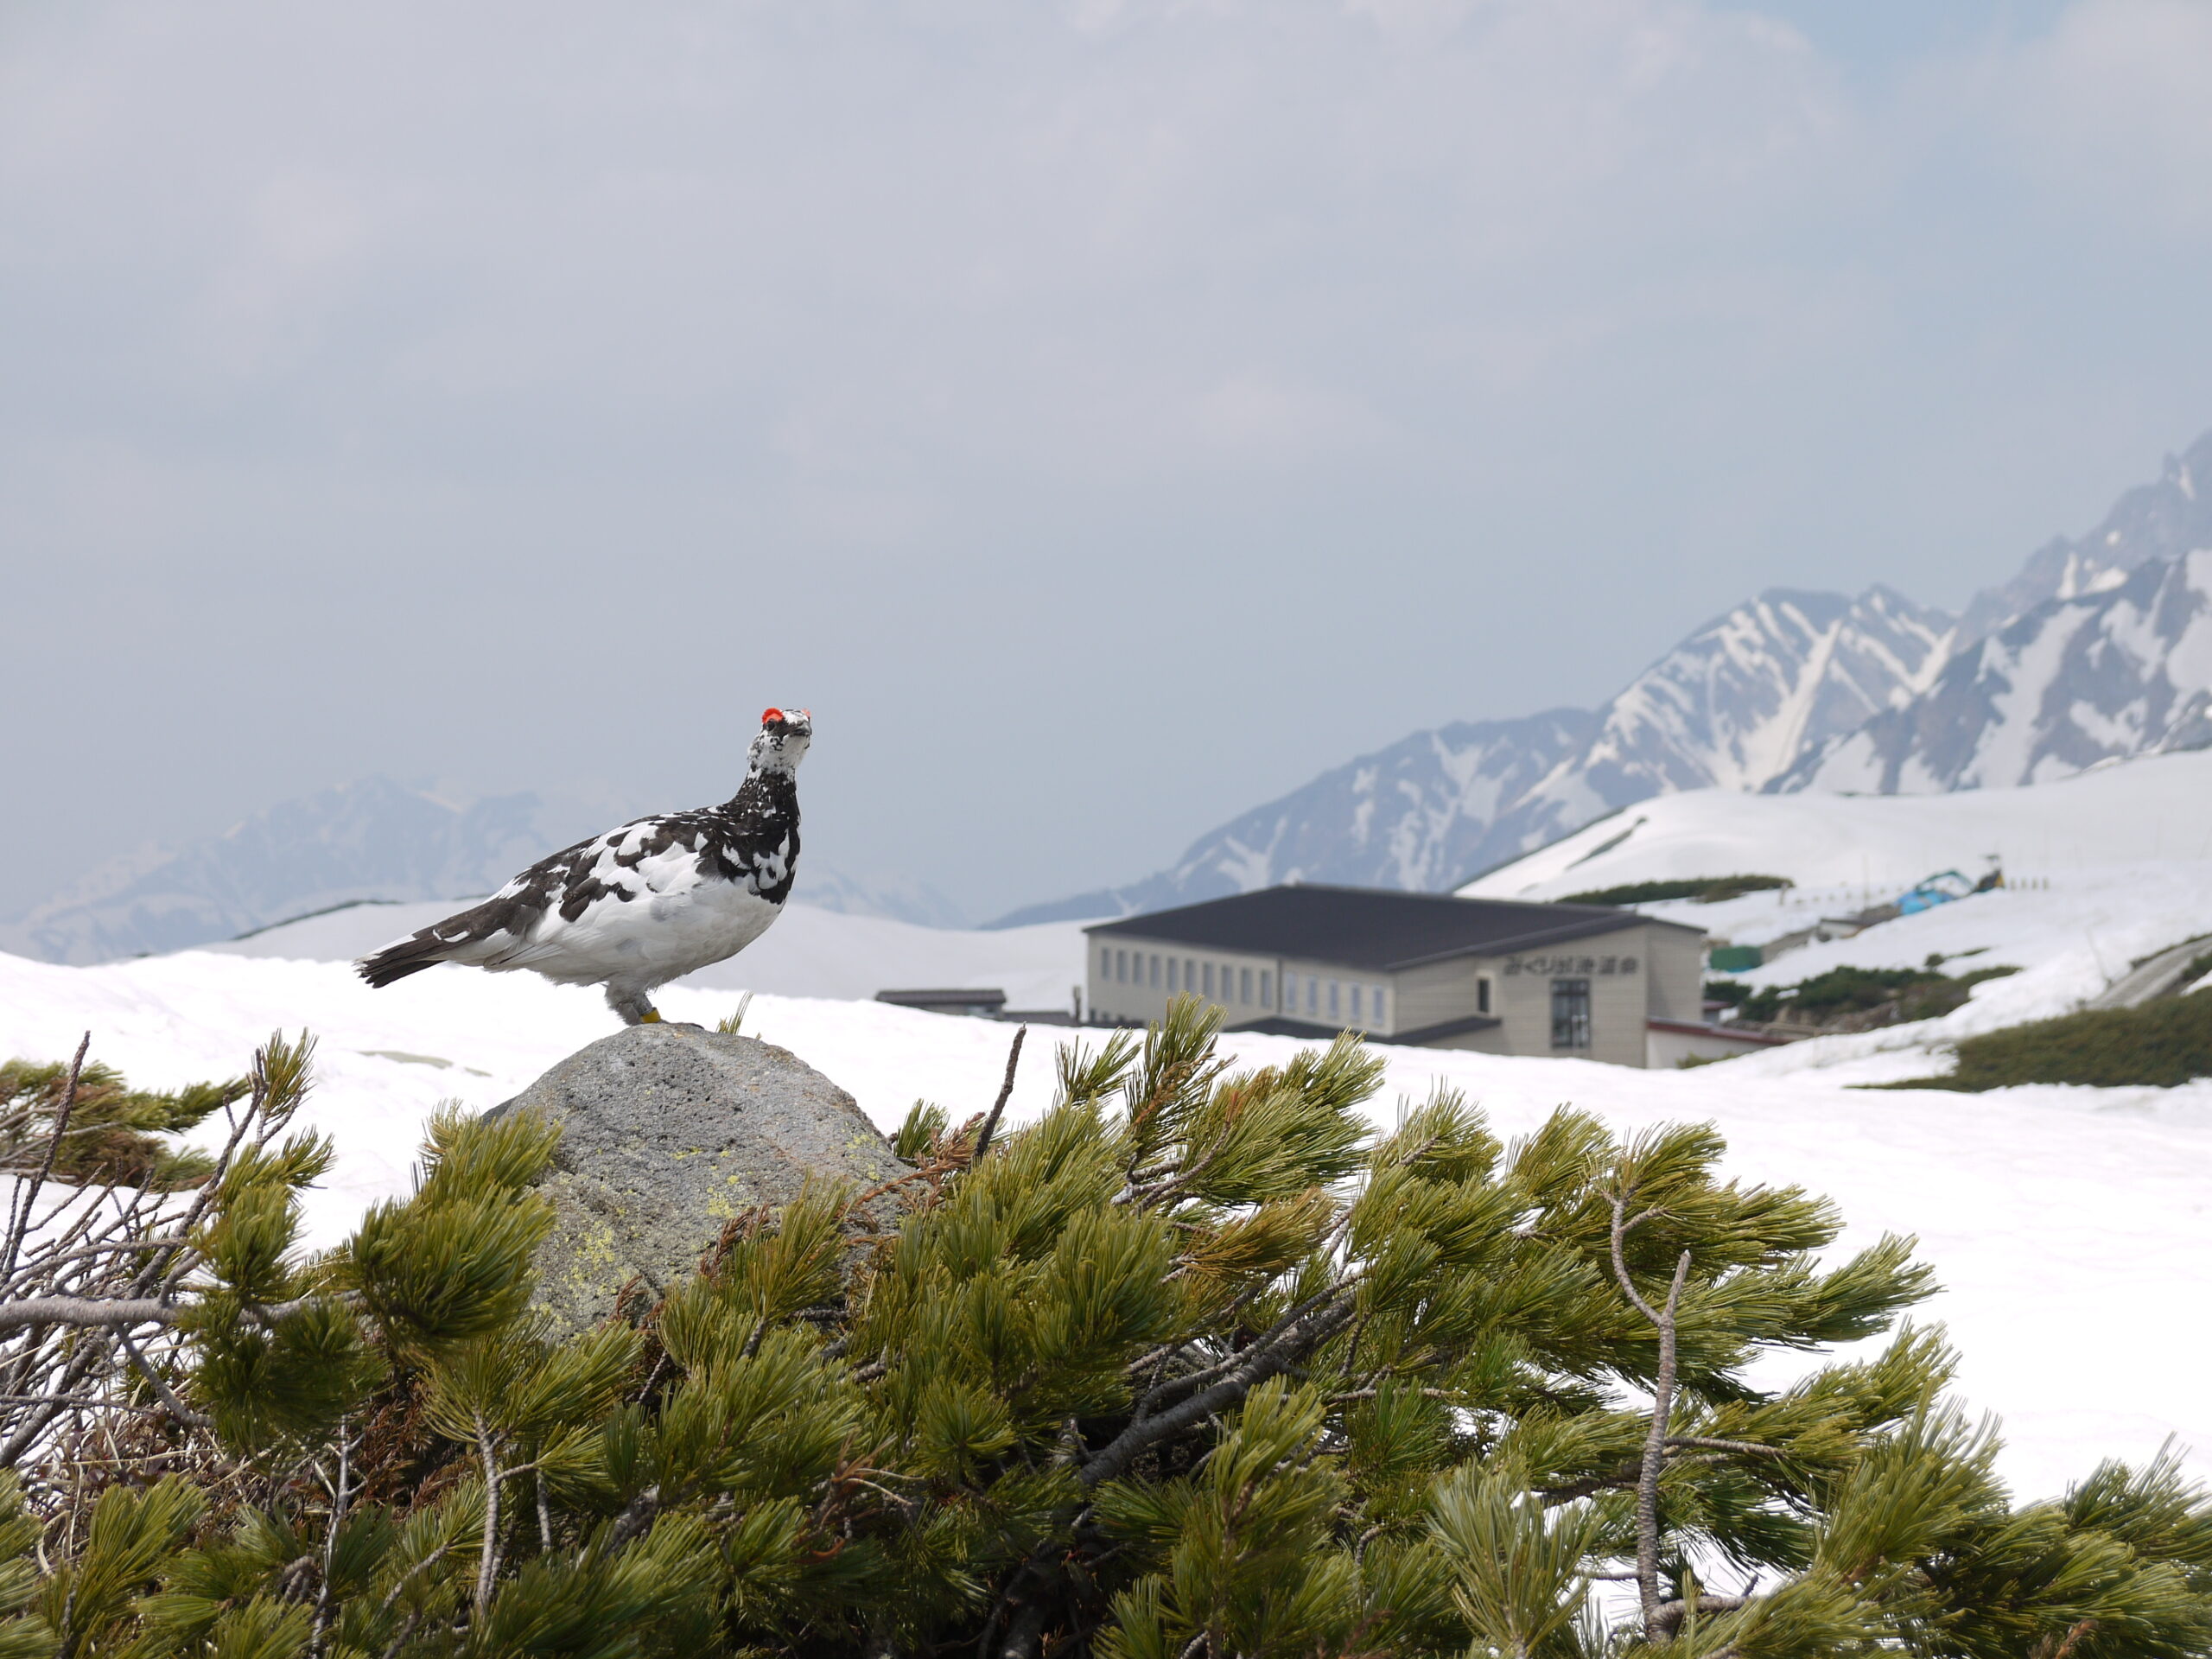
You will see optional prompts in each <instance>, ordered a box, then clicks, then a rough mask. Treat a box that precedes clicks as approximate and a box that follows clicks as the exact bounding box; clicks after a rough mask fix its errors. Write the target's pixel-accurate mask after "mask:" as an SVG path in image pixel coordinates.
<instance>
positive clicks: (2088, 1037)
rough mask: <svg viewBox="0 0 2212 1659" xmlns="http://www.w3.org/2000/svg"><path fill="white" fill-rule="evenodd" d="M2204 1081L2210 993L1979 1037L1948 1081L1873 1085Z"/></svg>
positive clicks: (1964, 1048) (2211, 1066) (2210, 1055)
mask: <svg viewBox="0 0 2212 1659" xmlns="http://www.w3.org/2000/svg"><path fill="white" fill-rule="evenodd" d="M2192 1077H2212V995H2206V994H2204V993H2202V992H2200V993H2198V994H2196V995H2193V996H2177V997H2168V998H2165V999H2164V1000H2162V1001H2156V1002H2146V1003H2145V1004H2144V1005H2143V1006H2142V1007H2139V1008H2092V1009H2089V1010H2088V1011H2086V1012H2083V1013H2081V1014H2061V1015H2060V1016H2059V1017H2058V1018H2057V1019H2056V1020H2037V1021H2035V1022H2034V1023H2033V1024H2032V1025H2025V1026H2012V1027H2008V1028H2006V1029H2005V1030H2003V1031H1992V1032H1986V1033H1983V1034H1982V1035H1981V1036H1979V1037H1968V1038H1966V1039H1963V1040H1962V1041H1961V1043H1960V1044H1959V1065H1958V1070H1957V1071H1954V1072H1953V1073H1952V1074H1951V1075H1950V1076H1949V1077H1922V1078H1918V1079H1916V1080H1915V1081H1912V1082H1909V1083H1893V1084H1882V1085H1881V1086H1882V1087H1884V1088H1887V1089H1957V1090H1965V1091H1967V1092H1969V1093H1973V1094H1979V1093H1980V1092H1981V1091H1982V1090H1985V1089H2004V1088H2007V1087H2009V1086H2011V1085H2012V1084H2016V1083H2087V1084H2096V1085H2098V1086H2100V1087H2102V1088H2107V1089H2112V1088H2125V1087H2127V1086H2129V1085H2131V1084H2151V1085H2153V1086H2155V1087H2158V1088H2162V1089H2164V1088H2171V1087H2172V1086H2173V1085H2174V1084H2177V1083H2187V1082H2188V1081H2189V1080H2190V1078H2192Z"/></svg>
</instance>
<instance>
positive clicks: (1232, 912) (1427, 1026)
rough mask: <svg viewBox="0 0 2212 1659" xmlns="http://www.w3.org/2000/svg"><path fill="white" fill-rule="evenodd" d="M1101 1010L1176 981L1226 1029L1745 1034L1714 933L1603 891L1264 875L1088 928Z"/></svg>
mask: <svg viewBox="0 0 2212 1659" xmlns="http://www.w3.org/2000/svg"><path fill="white" fill-rule="evenodd" d="M1084 934H1085V935H1086V936H1087V938H1088V944H1087V946H1086V949H1085V957H1086V958H1087V961H1088V964H1089V965H1088V970H1087V972H1088V979H1089V995H1088V999H1087V1002H1088V1006H1089V1007H1090V1014H1091V1018H1093V1019H1094V1020H1106V1021H1110V1022H1113V1023H1116V1024H1130V1025H1136V1024H1142V1023H1144V1022H1146V1021H1147V1020H1157V1019H1158V1018H1160V1015H1162V1014H1165V1013H1166V1010H1167V1004H1168V1001H1169V1000H1170V999H1171V998H1173V997H1176V996H1185V995H1187V996H1196V997H1200V998H1202V999H1204V1000H1205V1001H1210V1002H1212V1003H1213V1004H1215V1005H1216V1006H1217V1007H1219V1008H1221V1010H1222V1011H1223V1014H1224V1016H1225V1018H1224V1025H1225V1026H1226V1027H1227V1029H1229V1030H1230V1031H1256V1032H1267V1033H1276V1034H1279V1035H1283V1036H1294V1037H1312V1038H1317V1039H1324V1040H1325V1039H1329V1038H1332V1037H1334V1036H1335V1035H1336V1034H1337V1033H1338V1032H1340V1031H1359V1032H1364V1033H1367V1034H1368V1035H1369V1036H1370V1038H1372V1039H1374V1040H1376V1041H1378V1042H1388V1043H1402V1044H1409V1045H1413V1046H1421V1047H1431V1048H1464V1049H1474V1050H1478V1051H1479V1052H1483V1053H1486V1054H1520V1055H1549V1056H1555V1057H1562V1058H1578V1059H1588V1060H1604V1061H1609V1062H1611V1064H1613V1065H1633V1066H1652V1065H1674V1064H1675V1063H1676V1062H1678V1061H1679V1060H1680V1059H1681V1058H1686V1057H1688V1055H1690V1054H1692V1053H1695V1054H1699V1055H1703V1054H1706V1053H1708V1052H1709V1053H1712V1054H1713V1055H1715V1056H1716V1057H1717V1056H1719V1055H1721V1054H1726V1053H1734V1052H1740V1048H1741V1046H1743V1045H1742V1044H1740V1043H1739V1042H1735V1041H1730V1040H1728V1037H1727V1035H1726V1033H1719V1032H1715V1031H1714V1030H1713V1028H1712V1027H1708V1026H1707V1025H1706V1023H1705V1020H1704V1017H1703V1014H1704V1011H1703V1008H1702V1007H1701V1000H1702V996H1703V984H1704V963H1705V934H1704V932H1703V931H1701V930H1700V929H1698V928H1694V927H1690V926H1687V925H1683V924H1682V923H1680V922H1664V921H1659V920H1656V919H1655V918H1651V917H1648V916H1641V915H1638V914H1637V912H1634V911H1632V910H1617V909H1614V908H1612V907H1611V906H1604V905H1559V904H1527V903H1518V902H1513V901H1509V900H1503V899H1459V898H1454V897H1452V896H1451V895H1449V894H1445V893H1403V892H1394V891H1390V890H1388V889H1383V888H1372V887H1308V886H1304V885H1299V886H1291V887H1267V888H1263V889H1262V890H1260V891H1259V892H1256V893H1238V894H1236V895H1235V896H1233V897H1231V898H1227V899H1211V900H1209V901H1207V902H1205V903H1203V904H1196V905H1185V906H1180V907H1179V908H1178V909H1174V910H1161V911H1154V912H1150V913H1149V914H1147V915H1141V916H1131V917H1128V918H1124V919H1123V920H1121V921H1116V922H1102V923H1099V924H1096V925H1093V926H1090V927H1087V928H1085V929H1084Z"/></svg>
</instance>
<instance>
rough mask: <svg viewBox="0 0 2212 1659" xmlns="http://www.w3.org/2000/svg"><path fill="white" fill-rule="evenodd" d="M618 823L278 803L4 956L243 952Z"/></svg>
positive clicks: (511, 813)
mask: <svg viewBox="0 0 2212 1659" xmlns="http://www.w3.org/2000/svg"><path fill="white" fill-rule="evenodd" d="M619 816H620V814H619V813H615V814H610V813H608V812H607V811H606V810H604V807H603V804H596V803H592V804H588V803H584V802H581V801H563V802H553V803H549V802H547V801H546V800H544V799H543V798H541V797H539V796H537V795H534V794H514V795H499V796H494V797H492V798H487V799H484V800H479V801H474V802H468V803H461V804H455V803H453V802H450V801H447V800H445V799H442V798H440V797H439V796H437V795H435V794H433V793H432V792H430V791H427V790H420V789H410V788H409V787H407V786H406V785H403V784H398V783H395V782H394V781H393V780H392V779H389V778H383V777H372V778H367V779H362V780H360V781H359V782H357V783H353V784H346V785H340V786H337V787H334V788H330V789H325V790H319V791H316V792H315V793H314V794H312V795H307V796H302V797H301V798H297V799H295V800H289V801H283V802H280V803H278V804H277V805H275V806H272V807H269V808H267V809H266V810H263V811H260V812H257V813H255V814H253V815H252V816H251V817H248V818H246V819H245V820H244V821H243V822H241V823H238V824H236V825H234V826H233V827H232V828H231V829H227V830H226V831H225V832H224V833H223V834H221V835H219V836H209V837H207V838H206V839H204V840H200V841H196V842H191V843H189V844H188V845H186V846H184V847H181V848H176V849H159V848H149V849H143V850H141V851H139V852H137V853H133V854H130V855H127V856H125V857H123V858H120V859H116V860H113V861H111V862H109V863H106V864H104V865H102V866H100V867H99V868H98V869H96V870H94V871H92V873H91V874H88V875H86V876H85V877H84V878H82V879H81V880H78V881H77V882H75V883H73V885H72V886H70V887H67V888H66V889H64V890H63V891H62V892H60V893H56V894H55V895H54V897H52V898H51V899H47V900H46V901H45V902H44V903H42V904H40V905H38V906H35V907H34V908H33V909H31V910H29V911H27V912H23V913H22V914H21V915H20V916H18V917H16V918H15V919H14V920H13V921H11V922H9V923H5V924H0V950H4V951H6V952H8V953H10V955H14V956H22V957H35V958H38V959H40V960H42V961H46V962H60V963H76V964H79V965H82V964H86V963H98V962H111V961H114V960H116V959H118V958H119V957H135V956H149V955H156V954H159V953H161V952H163V951H169V950H188V949H189V948H190V947H192V946H194V945H198V944H215V943H218V942H219V941H222V940H226V939H235V938H238V937H239V936H241V935H242V934H245V933H250V932H253V931H257V930H259V929H262V928H266V927H270V926H274V925H277V924H279V923H282V922H288V921H293V920H296V919H297V918H302V917H305V916H310V915H315V914H318V913H321V912H327V911H330V910H334V909H337V908H339V907H340V906H347V905H353V904H357V903H360V902H362V901H364V900H370V901H381V902H394V903H410V902H416V901H422V900H428V899H467V898H473V897H475V896H477V895H480V894H482V893H490V892H492V891H493V889H494V888H496V887H499V885H500V883H502V882H504V881H505V880H506V879H507V878H508V877H509V876H511V875H512V874H515V872H516V871H518V870H520V869H524V868H527V867H528V866H529V865H531V864H532V863H534V862H536V861H537V860H538V859H540V858H543V856H544V855H546V854H548V853H550V852H552V851H554V850H556V849H558V848H561V847H563V846H566V845H568V844H569V843H570V842H575V841H576V840H579V839H581V838H582V836H585V835H588V834H591V833H594V832H595V831H597V830H599V829H604V828H606V827H607V821H609V820H610V819H612V818H614V817H619ZM794 896H795V897H796V898H797V899H798V900H799V901H800V902H802V903H805V904H810V905H812V906H815V907H817V909H823V910H835V911H842V912H847V913H849V914H853V915H863V916H887V917H889V918H892V919H893V920H895V921H910V922H915V923H918V924H919V925H923V926H931V927H944V926H953V925H957V918H956V916H955V914H954V912H953V911H952V907H951V906H950V902H949V901H947V900H946V899H944V897H943V896H942V895H941V894H938V893H934V892H932V891H931V890H930V889H929V888H926V887H919V886H916V885H907V886H904V887H876V886H871V885H870V884H868V883H866V882H862V881H859V880H855V879H853V878H852V877H850V876H848V875H846V874H843V873H842V872H840V871H838V870H836V869H834V868H829V867H828V866H826V865H823V864H822V863H820V861H818V860H817V861H809V862H808V863H807V864H806V865H805V866H804V868H803V869H802V871H801V874H800V877H799V887H798V893H796V894H795V895H794Z"/></svg>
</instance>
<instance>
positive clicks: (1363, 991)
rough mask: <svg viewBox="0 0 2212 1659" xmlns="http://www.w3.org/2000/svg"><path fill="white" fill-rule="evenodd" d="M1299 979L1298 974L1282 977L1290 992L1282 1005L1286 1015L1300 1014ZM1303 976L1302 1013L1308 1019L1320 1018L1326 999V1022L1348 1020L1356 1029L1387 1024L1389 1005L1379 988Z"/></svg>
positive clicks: (1309, 975)
mask: <svg viewBox="0 0 2212 1659" xmlns="http://www.w3.org/2000/svg"><path fill="white" fill-rule="evenodd" d="M1300 977H1301V976H1300V975H1297V974H1289V975H1286V976H1285V979H1286V980H1287V984H1286V985H1285V987H1284V988H1285V989H1286V990H1287V991H1288V992H1289V993H1290V995H1289V996H1288V997H1287V998H1286V999H1285V1001H1284V1004H1283V1012H1284V1013H1286V1014H1296V1013H1298V1012H1300V1009H1299V996H1298V992H1299V985H1298V981H1299V979H1300ZM1302 977H1303V978H1304V979H1305V981H1306V987H1305V989H1306V1004H1305V1010H1304V1011H1305V1013H1306V1014H1307V1015H1308V1016H1309V1017H1311V1018H1313V1019H1316V1020H1318V1019H1320V1018H1321V1017H1322V1015H1323V1012H1324V1009H1323V1003H1324V1001H1326V1004H1327V1007H1326V1014H1327V1017H1328V1018H1329V1019H1332V1020H1349V1021H1350V1022H1351V1024H1353V1025H1355V1026H1382V1025H1387V1024H1389V1019H1388V1012H1387V1011H1388V1009H1389V1000H1388V998H1387V995H1386V994H1385V992H1384V990H1383V987H1382V986H1380V985H1362V984H1359V983H1357V982H1353V983H1352V984H1350V985H1347V984H1345V983H1344V982H1343V981H1342V980H1337V979H1323V978H1322V977H1321V976H1319V975H1318V974H1306V975H1304V976H1302Z"/></svg>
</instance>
